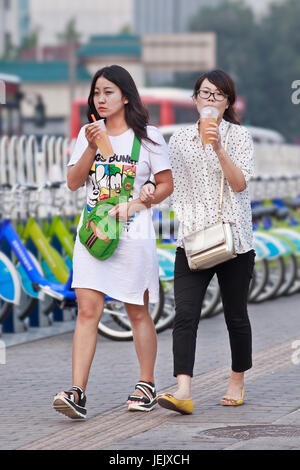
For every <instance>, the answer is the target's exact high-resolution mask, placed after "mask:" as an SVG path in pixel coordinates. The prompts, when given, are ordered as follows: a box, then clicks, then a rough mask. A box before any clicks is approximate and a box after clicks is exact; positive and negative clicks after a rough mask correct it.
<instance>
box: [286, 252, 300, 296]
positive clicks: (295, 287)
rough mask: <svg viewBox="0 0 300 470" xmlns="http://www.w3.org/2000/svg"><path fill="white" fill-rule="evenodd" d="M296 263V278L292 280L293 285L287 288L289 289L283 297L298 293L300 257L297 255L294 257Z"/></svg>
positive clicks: (299, 285)
mask: <svg viewBox="0 0 300 470" xmlns="http://www.w3.org/2000/svg"><path fill="white" fill-rule="evenodd" d="M296 262H297V274H296V278H295V279H294V282H293V284H292V285H291V286H290V287H289V289H288V290H287V291H286V292H285V294H284V295H293V294H296V293H297V292H299V291H300V257H299V253H297V255H296Z"/></svg>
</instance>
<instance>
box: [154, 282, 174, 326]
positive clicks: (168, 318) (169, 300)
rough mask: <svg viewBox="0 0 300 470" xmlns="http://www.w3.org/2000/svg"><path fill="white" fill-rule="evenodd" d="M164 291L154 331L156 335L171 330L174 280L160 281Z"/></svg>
mask: <svg viewBox="0 0 300 470" xmlns="http://www.w3.org/2000/svg"><path fill="white" fill-rule="evenodd" d="M162 286H163V289H164V297H165V301H164V308H163V310H162V312H161V314H160V316H159V319H158V321H157V323H156V324H155V329H156V331H157V333H160V332H161V331H164V330H166V329H167V328H171V327H172V325H173V321H174V317H175V299H174V280H173V278H172V279H170V280H169V281H168V280H164V281H162Z"/></svg>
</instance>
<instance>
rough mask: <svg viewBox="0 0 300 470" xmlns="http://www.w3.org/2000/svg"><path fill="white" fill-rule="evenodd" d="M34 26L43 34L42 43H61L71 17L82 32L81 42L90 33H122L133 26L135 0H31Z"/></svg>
mask: <svg viewBox="0 0 300 470" xmlns="http://www.w3.org/2000/svg"><path fill="white" fill-rule="evenodd" d="M29 2H30V21H31V28H32V30H37V31H38V34H39V44H40V46H44V45H47V46H49V45H57V44H59V35H60V34H61V33H62V32H63V31H64V30H65V28H66V25H67V24H68V22H69V21H70V20H73V19H74V20H75V28H76V30H77V31H78V33H79V34H80V38H79V40H80V43H86V42H87V41H88V39H89V37H90V36H92V35H95V34H96V35H99V34H118V33H120V32H121V31H122V30H123V29H124V28H131V23H132V6H133V3H132V2H133V0H109V1H102V0H85V1H84V2H82V0H29Z"/></svg>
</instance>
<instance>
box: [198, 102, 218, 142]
mask: <svg viewBox="0 0 300 470" xmlns="http://www.w3.org/2000/svg"><path fill="white" fill-rule="evenodd" d="M218 116H219V111H218V110H217V108H215V107H214V106H205V107H204V108H202V109H201V111H200V136H201V140H202V143H203V147H204V148H205V146H206V145H207V144H211V140H210V138H211V137H210V135H209V134H206V129H207V128H208V127H210V125H211V124H212V123H214V124H217V121H218Z"/></svg>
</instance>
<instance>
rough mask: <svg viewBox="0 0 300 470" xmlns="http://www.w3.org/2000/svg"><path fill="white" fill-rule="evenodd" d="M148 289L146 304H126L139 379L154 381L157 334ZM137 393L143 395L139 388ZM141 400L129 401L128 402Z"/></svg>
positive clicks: (145, 297)
mask: <svg viewBox="0 0 300 470" xmlns="http://www.w3.org/2000/svg"><path fill="white" fill-rule="evenodd" d="M148 298H149V295H148V291H146V292H145V295H144V305H134V304H125V306H126V310H127V313H128V316H129V319H130V322H131V326H132V330H133V341H134V346H135V350H136V354H137V357H138V361H139V365H140V378H139V380H142V381H145V382H152V383H154V366H155V360H156V354H157V335H156V330H155V326H154V323H153V320H152V318H151V316H150V314H149V311H148ZM134 394H135V395H141V396H143V393H142V392H141V391H139V390H136V391H135V392H134ZM130 403H134V404H138V403H140V402H131V401H127V404H130Z"/></svg>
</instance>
